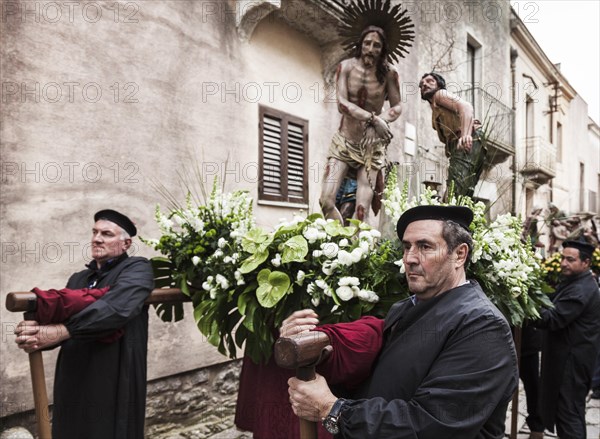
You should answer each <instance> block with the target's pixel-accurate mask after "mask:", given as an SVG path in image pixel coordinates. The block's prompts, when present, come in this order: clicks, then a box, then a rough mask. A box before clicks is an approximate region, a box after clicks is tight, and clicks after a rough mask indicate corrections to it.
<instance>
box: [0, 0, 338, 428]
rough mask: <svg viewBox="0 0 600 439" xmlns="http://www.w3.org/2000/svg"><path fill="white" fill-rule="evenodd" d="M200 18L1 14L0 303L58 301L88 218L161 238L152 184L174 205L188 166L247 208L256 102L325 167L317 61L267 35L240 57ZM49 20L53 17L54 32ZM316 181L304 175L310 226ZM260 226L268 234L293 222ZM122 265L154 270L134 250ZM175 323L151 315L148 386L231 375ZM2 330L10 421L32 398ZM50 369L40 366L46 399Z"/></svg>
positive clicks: (134, 7)
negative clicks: (124, 217)
mask: <svg viewBox="0 0 600 439" xmlns="http://www.w3.org/2000/svg"><path fill="white" fill-rule="evenodd" d="M34 3H35V4H34ZM207 3H210V2H194V1H177V2H168V1H164V2H162V1H158V2H129V3H125V2H124V3H104V2H88V3H77V4H76V5H75V4H73V5H72V7H73V9H72V10H69V7H68V6H64V5H63V4H62V3H54V4H51V2H15V3H14V9H9V10H7V9H3V13H4V15H3V20H2V23H1V26H2V40H1V55H2V61H1V63H2V64H1V75H2V78H1V79H2V85H3V90H2V115H1V125H2V127H1V132H0V136H1V145H0V148H1V154H2V157H1V161H2V163H1V165H2V176H1V178H2V186H1V191H2V193H1V199H0V208H1V212H0V221H1V230H2V236H1V242H2V268H1V278H0V292H1V295H2V297H1V300H2V302H4V298H5V296H6V294H7V293H8V292H9V291H19V290H29V289H30V288H32V287H33V286H40V287H47V288H50V287H56V288H60V287H63V286H64V284H65V282H66V279H67V278H68V276H69V274H71V273H72V272H74V271H78V270H80V269H82V268H83V264H84V263H85V262H88V261H89V251H87V243H88V241H89V238H90V236H89V235H90V233H89V231H90V229H91V226H92V221H91V216H92V215H93V213H94V212H95V211H97V210H99V209H102V208H106V207H111V208H115V209H118V210H122V211H123V212H125V213H127V214H128V215H130V216H131V218H132V219H134V220H135V221H136V222H137V225H138V228H139V231H140V234H141V235H142V236H144V237H157V234H158V230H157V227H156V226H155V224H154V220H153V213H154V207H155V204H156V203H157V202H161V201H162V199H161V197H160V196H159V195H158V194H157V193H156V192H155V191H154V190H153V188H152V184H153V182H155V181H158V182H160V183H162V184H164V185H165V186H166V187H167V188H168V189H169V190H171V191H173V192H174V193H176V194H180V195H181V191H180V190H179V183H178V177H177V171H178V170H180V169H182V167H183V166H184V165H190V164H193V163H194V162H196V163H198V166H199V167H200V168H201V170H203V171H204V173H205V180H206V183H207V187H210V184H211V183H212V178H213V176H214V175H216V174H219V173H226V174H227V175H226V183H225V188H226V190H231V189H234V188H240V187H241V188H247V189H249V190H250V191H251V193H252V194H253V195H256V186H257V179H256V173H255V170H256V163H257V161H258V102H260V103H264V104H267V105H270V106H272V107H274V108H279V109H281V110H284V111H289V112H291V113H294V114H296V115H298V116H300V117H303V118H305V119H308V120H309V124H310V152H309V159H310V162H311V164H313V163H315V164H320V163H321V162H322V160H323V158H324V151H325V150H324V148H325V145H326V144H327V142H328V140H327V139H328V138H329V137H330V136H331V134H332V132H333V130H334V128H335V125H336V123H337V122H336V120H337V114H336V113H335V112H334V111H333V110H332V108H331V105H328V104H325V103H324V102H323V98H322V96H315V95H314V94H315V93H316V90H317V86H316V85H315V84H321V87H322V76H321V70H322V68H321V64H320V51H319V47H318V46H317V45H316V44H315V43H314V42H312V40H311V39H310V38H308V37H306V36H303V35H302V34H300V33H299V32H296V31H293V30H292V29H291V28H289V27H287V26H285V25H283V24H281V23H279V22H277V21H276V20H265V21H264V23H261V24H259V26H258V27H257V29H256V30H255V33H254V35H253V37H252V38H251V39H250V41H249V42H242V41H241V40H240V39H239V37H238V35H237V32H236V29H235V18H236V17H235V16H231V15H223V14H213V13H209V12H210V11H209V10H207V9H206V6H207ZM32 5H33V6H32ZM54 5H58V6H61V5H62V11H61V15H60V16H59V15H58V10H56V7H55V6H54ZM3 7H4V8H5V5H4V4H3ZM11 8H12V6H11ZM35 8H37V9H35ZM53 8H54V9H53ZM117 11H118V15H117ZM69 13H70V15H69ZM290 81H293V82H296V83H297V84H298V85H299V88H300V89H301V92H302V97H301V99H300V100H298V101H297V102H292V101H294V100H295V97H294V96H292V92H293V91H294V90H295V89H296V87H295V86H293V88H289V90H288V91H289V96H288V97H285V96H282V94H281V93H282V87H283V86H284V85H285V84H286V83H287V82H290ZM250 82H255V83H257V84H259V85H263V84H264V83H267V82H269V83H271V82H275V83H277V84H279V87H275V88H274V90H275V93H274V99H273V102H271V101H270V97H269V95H268V88H265V87H262V89H261V90H262V92H261V93H262V94H261V95H260V99H258V101H256V100H255V99H254V96H253V95H250V94H249V93H250V92H251V91H252V90H251V89H250V88H247V87H246V88H244V86H247V84H249V83H250ZM215 87H216V89H215ZM311 87H312V88H311ZM214 90H216V94H212V93H213V91H214ZM311 90H314V91H311ZM244 91H245V92H246V93H244ZM311 93H313V94H311ZM321 93H322V92H321ZM227 161H228V162H227ZM226 162H227V165H226V164H225V163H226ZM320 174H321V172H320V169H319V170H318V172H317V171H316V170H315V171H314V172H313V173H311V183H310V203H309V208H311V209H312V210H315V209H316V208H317V207H316V206H317V204H316V198H317V193H318V187H319V178H320ZM163 204H164V203H163ZM255 211H256V213H257V221H258V223H259V224H261V225H265V226H266V225H271V224H273V223H275V222H277V220H278V219H279V218H280V217H287V216H291V215H292V212H293V210H292V209H289V208H272V207H260V206H259V207H258V208H257V209H256V210H255ZM133 253H134V254H137V255H144V256H152V255H154V253H153V252H152V251H151V250H150V249H149V248H147V247H146V246H144V245H143V244H141V243H139V241H137V242H136V245H135V248H134V250H133ZM186 312H187V314H188V317H187V318H186V319H185V320H184V321H182V322H179V323H177V324H165V323H162V322H161V321H159V320H158V319H157V318H156V316H154V314H153V313H152V312H151V314H152V318H151V324H150V340H151V341H150V345H149V378H150V379H154V378H157V377H161V376H165V375H171V374H174V373H178V372H181V371H186V370H191V369H194V368H198V367H202V366H206V365H210V364H214V363H215V362H220V361H224V360H226V359H225V358H224V357H222V356H221V355H220V354H218V353H217V352H216V349H214V348H213V347H212V346H210V345H208V343H206V341H205V340H204V339H203V337H202V336H201V334H200V333H199V331H198V330H197V329H196V328H195V325H194V322H193V319H192V318H191V316H192V313H191V308H190V306H189V305H188V306H187V307H186ZM0 317H1V320H2V341H3V343H2V344H1V345H0V381H1V382H2V390H0V403H1V404H2V410H1V413H0V416H6V415H9V414H12V413H15V412H18V411H21V410H25V409H29V408H31V406H32V398H31V396H30V392H29V390H28V389H29V375H28V373H29V372H28V363H27V358H26V355H25V354H23V353H22V352H21V351H19V350H18V349H17V348H16V346H15V345H14V343H13V336H12V331H13V330H14V327H15V325H16V323H17V322H18V321H19V320H21V318H20V316H18V315H14V314H11V313H9V312H8V311H6V310H5V309H4V307H2V310H1V311H0ZM55 355H56V353H55V352H48V353H45V354H44V356H45V362H46V377H47V382H48V388H49V389H50V390H51V388H52V376H53V372H54V370H53V367H54V362H55Z"/></svg>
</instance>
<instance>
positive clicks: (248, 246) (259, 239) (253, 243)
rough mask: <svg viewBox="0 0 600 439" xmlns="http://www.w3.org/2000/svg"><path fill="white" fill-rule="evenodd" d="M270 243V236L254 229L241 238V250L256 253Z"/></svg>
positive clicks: (261, 230)
mask: <svg viewBox="0 0 600 439" xmlns="http://www.w3.org/2000/svg"><path fill="white" fill-rule="evenodd" d="M272 241H273V235H272V234H269V233H267V232H265V231H264V230H263V229H261V228H259V227H256V228H254V229H252V230H250V231H249V232H248V233H246V234H245V235H244V236H243V237H242V248H243V249H244V251H247V252H248V253H256V252H259V251H262V250H264V249H266V248H267V247H268V246H269V244H270V243H271V242H272Z"/></svg>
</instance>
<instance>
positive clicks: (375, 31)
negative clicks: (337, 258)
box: [319, 26, 402, 223]
mask: <svg viewBox="0 0 600 439" xmlns="http://www.w3.org/2000/svg"><path fill="white" fill-rule="evenodd" d="M355 50H356V51H355V54H354V57H353V58H350V59H346V60H344V61H342V62H341V63H340V64H339V66H338V69H337V73H336V81H337V98H338V110H339V112H340V113H341V114H342V119H341V122H340V127H339V130H338V132H337V133H336V134H335V135H334V136H333V139H332V142H331V145H330V148H329V152H328V158H327V165H326V168H325V176H324V181H323V187H322V192H321V197H320V200H319V202H320V204H321V208H322V210H323V213H324V215H325V216H326V217H327V218H331V219H337V220H339V221H340V222H342V223H343V218H342V215H341V214H340V212H339V210H338V209H337V207H336V205H335V196H336V194H337V192H338V189H339V188H340V185H341V184H342V181H343V180H344V177H345V176H346V174H347V173H348V171H349V169H350V168H352V169H355V170H356V174H357V175H356V179H357V183H358V187H357V190H356V208H355V212H354V217H355V218H357V219H359V220H361V221H365V222H366V221H367V220H368V217H369V212H370V209H371V203H372V201H373V196H374V194H375V192H376V182H377V179H378V174H379V171H380V170H381V169H382V168H383V167H384V166H385V158H386V151H387V146H388V145H389V143H390V140H391V139H392V133H391V131H390V128H389V123H390V122H393V121H395V120H396V119H398V117H400V113H401V111H402V109H401V106H400V83H399V79H398V72H397V71H396V69H395V68H394V67H393V66H392V65H391V64H389V63H388V62H387V60H386V57H387V43H386V38H385V34H384V31H383V29H381V28H380V27H377V26H368V27H366V28H365V29H364V30H363V32H362V34H361V37H360V40H359V42H358V44H357V45H356V49H355ZM386 100H388V101H389V103H390V108H389V109H387V110H385V111H382V109H383V104H384V103H385V101H386ZM380 180H381V179H380ZM382 189H383V188H380V189H379V190H382ZM375 208H376V209H377V210H378V207H375Z"/></svg>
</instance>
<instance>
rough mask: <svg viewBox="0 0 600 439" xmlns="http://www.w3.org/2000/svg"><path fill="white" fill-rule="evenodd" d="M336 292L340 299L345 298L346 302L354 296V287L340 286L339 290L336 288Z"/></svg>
mask: <svg viewBox="0 0 600 439" xmlns="http://www.w3.org/2000/svg"><path fill="white" fill-rule="evenodd" d="M335 293H336V294H337V296H338V297H339V298H340V300H343V301H344V302H347V301H348V300H350V299H352V298H353V297H354V291H352V288H350V287H348V286H343V287H339V288H338V289H337V290H335Z"/></svg>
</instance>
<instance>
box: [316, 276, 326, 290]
mask: <svg viewBox="0 0 600 439" xmlns="http://www.w3.org/2000/svg"><path fill="white" fill-rule="evenodd" d="M315 284H317V286H318V287H319V288H321V289H322V290H323V291H327V282H325V281H324V280H323V279H317V280H316V281H315Z"/></svg>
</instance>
